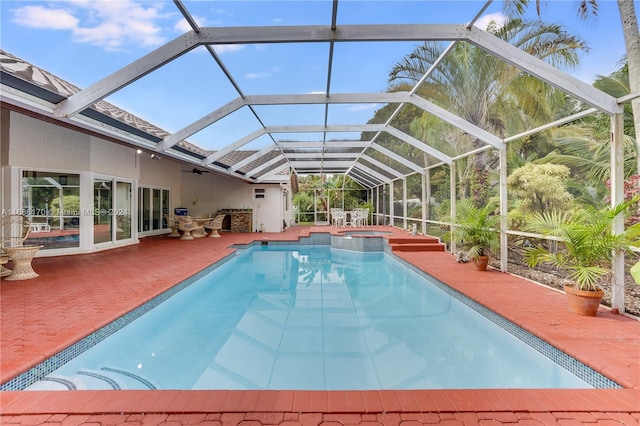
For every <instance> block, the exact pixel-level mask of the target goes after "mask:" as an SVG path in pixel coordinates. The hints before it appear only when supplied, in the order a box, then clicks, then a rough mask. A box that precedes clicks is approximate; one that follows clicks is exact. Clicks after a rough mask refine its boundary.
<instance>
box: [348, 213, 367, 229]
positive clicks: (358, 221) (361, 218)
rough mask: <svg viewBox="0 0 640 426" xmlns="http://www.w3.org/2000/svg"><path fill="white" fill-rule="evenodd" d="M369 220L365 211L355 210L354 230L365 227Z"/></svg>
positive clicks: (352, 223) (352, 222)
mask: <svg viewBox="0 0 640 426" xmlns="http://www.w3.org/2000/svg"><path fill="white" fill-rule="evenodd" d="M366 220H367V213H366V212H364V211H363V209H353V212H351V226H353V227H354V228H358V227H360V228H361V227H364V226H365V224H366Z"/></svg>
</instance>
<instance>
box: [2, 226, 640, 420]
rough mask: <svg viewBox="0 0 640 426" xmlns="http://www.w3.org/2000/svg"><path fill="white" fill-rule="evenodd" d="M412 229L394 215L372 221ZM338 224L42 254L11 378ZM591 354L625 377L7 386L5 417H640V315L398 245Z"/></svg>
mask: <svg viewBox="0 0 640 426" xmlns="http://www.w3.org/2000/svg"><path fill="white" fill-rule="evenodd" d="M373 228H375V229H376V230H385V231H392V232H394V234H395V235H396V236H398V235H404V236H406V232H405V231H401V230H398V229H394V228H390V227H370V229H373ZM336 231H337V230H336V229H335V228H332V227H330V226H325V227H294V228H290V229H288V230H287V231H286V232H284V233H278V234H269V233H261V234H231V233H225V234H223V236H222V238H202V239H198V240H194V241H179V240H176V239H168V238H164V237H150V238H144V239H142V240H141V242H140V244H136V245H133V246H127V247H121V248H117V249H112V250H106V251H102V252H97V253H92V254H85V255H73V256H62V257H42V258H36V259H34V262H33V266H34V269H35V270H36V271H37V272H38V273H40V277H38V278H35V279H32V280H26V281H2V283H1V284H0V308H1V312H0V382H2V383H4V382H5V381H7V380H10V379H11V378H13V377H15V376H17V375H18V374H19V373H21V372H24V371H27V370H28V369H29V368H31V367H33V366H35V365H37V364H38V363H40V362H42V361H43V360H44V359H46V358H47V357H50V356H51V355H53V354H55V353H57V352H59V351H60V350H62V349H64V348H66V347H68V346H69V345H70V344H72V343H74V342H76V341H78V340H80V339H81V338H83V337H85V336H86V335H88V334H90V333H92V332H93V331H95V330H97V329H99V328H100V327H102V326H104V325H106V324H108V323H109V322H111V321H113V320H114V319H116V318H118V317H120V316H122V315H123V314H124V313H126V312H128V311H130V310H132V309H134V308H136V307H137V306H139V305H140V304H142V303H144V302H145V301H147V300H149V299H151V298H152V297H154V296H156V295H158V294H159V293H161V292H163V291H164V290H166V289H168V288H170V287H172V286H174V285H175V284H177V283H179V282H181V281H182V280H184V279H186V278H188V277H189V276H191V275H193V274H195V273H197V272H198V271H200V270H202V269H203V268H205V267H207V266H209V265H210V264H211V263H213V262H215V261H217V260H219V259H221V258H223V257H224V256H226V255H228V254H229V253H231V252H232V251H233V249H232V248H230V245H232V244H236V243H247V242H250V241H252V240H255V239H265V238H266V239H270V240H285V239H286V240H297V239H298V237H299V236H300V235H308V233H309V232H336ZM394 255H396V256H398V257H401V258H402V259H404V260H406V261H408V262H410V263H412V264H413V265H415V266H417V267H419V268H421V269H422V270H424V271H426V272H428V273H429V274H431V275H433V276H435V277H436V278H438V279H439V280H441V281H443V282H445V283H447V284H448V285H450V286H451V287H453V288H455V289H457V290H458V291H460V292H462V293H464V294H466V295H467V296H469V297H471V298H473V299H474V300H476V301H478V302H479V303H481V304H483V305H484V306H486V307H487V308H489V309H491V310H493V311H495V312H498V313H499V314H500V315H502V316H504V317H505V318H507V319H509V320H511V321H513V322H514V323H516V324H518V325H519V326H521V327H522V328H524V329H526V330H528V331H529V332H531V333H533V334H534V335H536V336H538V337H540V338H542V339H544V340H546V341H547V342H549V343H551V344H553V345H554V346H556V347H557V348H559V349H561V350H563V351H565V352H567V353H568V354H570V355H572V356H574V357H575V358H577V359H579V360H580V361H582V362H583V363H585V364H587V365H589V366H590V367H592V368H593V369H595V370H597V371H599V372H601V373H602V374H604V375H606V376H607V377H609V378H611V379H612V380H614V381H616V382H618V383H619V384H620V385H622V386H623V389H575V390H573V389H509V390H504V389H496V390H479V389H469V390H442V391H440V390H419V391H408V390H407V391H390V390H385V391H344V392H343V391H295V390H291V391H290V390H287V391H178V390H159V391H68V392H43V391H37V392H35V391H32V392H26V391H20V392H1V393H0V423H2V424H7V425H10V424H25V425H26V424H30V425H36V424H47V425H54V424H56V425H60V424H68V425H71V424H73V425H77V424H131V425H133V424H137V425H140V424H166V425H170V424H171V425H177V424H217V425H231V424H234V425H237V424H243V425H260V424H262V425H271V424H282V425H320V424H322V425H326V426H328V425H341V424H343V425H346V424H361V425H375V424H388V425H399V424H402V425H406V426H409V425H414V424H415V425H417V424H440V425H445V424H446V425H501V424H518V425H553V424H560V425H577V424H592V425H593V424H600V425H611V424H626V425H628V424H640V321H638V320H637V319H634V318H629V317H626V316H624V315H614V314H612V313H611V312H609V310H608V309H606V308H604V307H601V309H600V311H599V312H598V316H597V317H595V318H587V317H581V316H578V315H575V314H573V313H571V312H569V310H568V308H567V306H566V301H565V300H564V295H563V294H562V293H561V292H558V291H556V290H553V289H550V288H548V287H545V286H541V285H538V284H536V283H532V282H530V281H528V280H525V279H521V278H518V277H514V276H512V275H510V274H504V273H501V272H499V271H495V270H491V271H488V272H478V271H475V269H474V267H473V265H471V264H458V263H456V261H455V258H454V256H452V255H451V254H448V253H445V252H437V251H434V252H419V251H403V252H400V251H399V252H394Z"/></svg>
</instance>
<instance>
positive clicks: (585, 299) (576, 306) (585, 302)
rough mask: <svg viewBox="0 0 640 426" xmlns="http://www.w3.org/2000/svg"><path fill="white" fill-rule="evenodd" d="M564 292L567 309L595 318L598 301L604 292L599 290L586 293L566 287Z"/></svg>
mask: <svg viewBox="0 0 640 426" xmlns="http://www.w3.org/2000/svg"><path fill="white" fill-rule="evenodd" d="M564 292H565V293H566V295H567V301H568V302H569V307H570V308H571V310H572V311H573V312H575V313H576V314H579V315H586V316H590V317H595V316H596V313H597V312H598V307H599V306H600V301H601V300H602V297H603V296H604V291H602V290H601V289H598V290H597V291H586V290H578V289H576V288H573V287H571V286H568V285H565V286H564Z"/></svg>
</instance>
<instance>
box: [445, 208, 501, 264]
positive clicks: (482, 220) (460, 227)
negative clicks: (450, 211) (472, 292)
mask: <svg viewBox="0 0 640 426" xmlns="http://www.w3.org/2000/svg"><path fill="white" fill-rule="evenodd" d="M499 224H500V217H499V216H498V215H496V214H495V203H488V204H487V205H485V206H483V207H477V206H476V205H474V203H473V202H472V200H470V199H464V200H460V201H459V202H458V204H457V206H456V221H455V225H454V226H453V228H452V231H451V233H449V234H448V235H447V236H445V240H453V241H454V242H455V243H456V244H459V245H460V246H461V247H462V248H463V250H465V251H466V256H467V258H468V259H471V260H473V262H474V264H475V265H476V268H478V269H479V270H481V271H484V270H486V269H487V265H488V263H489V260H490V256H491V255H493V254H494V253H496V252H497V251H498V247H499V246H500V236H499V232H498V230H499Z"/></svg>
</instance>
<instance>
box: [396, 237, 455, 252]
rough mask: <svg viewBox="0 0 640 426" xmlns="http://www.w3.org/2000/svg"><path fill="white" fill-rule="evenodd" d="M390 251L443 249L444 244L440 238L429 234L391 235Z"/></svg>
mask: <svg viewBox="0 0 640 426" xmlns="http://www.w3.org/2000/svg"><path fill="white" fill-rule="evenodd" d="M388 241H389V246H390V247H391V251H444V249H445V246H444V244H442V243H441V242H440V239H438V238H436V237H430V236H419V237H391V238H389V240H388Z"/></svg>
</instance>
